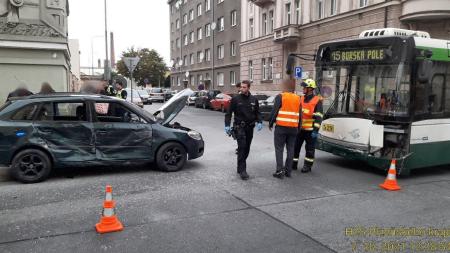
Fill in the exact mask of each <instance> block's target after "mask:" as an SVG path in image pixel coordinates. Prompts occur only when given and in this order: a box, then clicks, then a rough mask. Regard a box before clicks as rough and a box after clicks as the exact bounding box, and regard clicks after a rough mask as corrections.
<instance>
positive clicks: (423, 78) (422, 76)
mask: <svg viewBox="0 0 450 253" xmlns="http://www.w3.org/2000/svg"><path fill="white" fill-rule="evenodd" d="M432 69H433V62H432V61H431V60H429V59H424V60H423V61H422V62H421V63H420V65H419V71H417V79H418V80H419V82H420V83H428V82H429V81H430V77H431V72H432Z"/></svg>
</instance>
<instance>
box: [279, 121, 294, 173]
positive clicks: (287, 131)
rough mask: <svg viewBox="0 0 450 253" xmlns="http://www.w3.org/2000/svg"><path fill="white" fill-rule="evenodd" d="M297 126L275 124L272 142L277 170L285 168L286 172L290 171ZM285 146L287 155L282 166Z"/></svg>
mask: <svg viewBox="0 0 450 253" xmlns="http://www.w3.org/2000/svg"><path fill="white" fill-rule="evenodd" d="M297 132H298V131H297V128H294V127H284V126H275V133H274V144H275V158H276V161H277V171H280V170H282V169H286V172H287V173H291V170H292V161H293V159H294V149H295V141H296V140H297ZM285 146H286V150H287V155H286V162H285V164H284V166H283V153H284V147H285Z"/></svg>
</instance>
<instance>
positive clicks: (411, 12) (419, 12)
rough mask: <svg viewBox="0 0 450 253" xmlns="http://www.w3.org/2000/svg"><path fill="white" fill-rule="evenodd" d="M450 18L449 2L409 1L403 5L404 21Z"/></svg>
mask: <svg viewBox="0 0 450 253" xmlns="http://www.w3.org/2000/svg"><path fill="white" fill-rule="evenodd" d="M447 18H450V4H449V2H448V0H408V1H405V2H404V3H403V6H402V16H401V17H400V20H402V21H415V20H435V19H447Z"/></svg>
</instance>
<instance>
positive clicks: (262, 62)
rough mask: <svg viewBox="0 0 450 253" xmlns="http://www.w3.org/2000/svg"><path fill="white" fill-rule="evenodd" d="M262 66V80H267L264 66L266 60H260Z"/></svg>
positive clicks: (265, 66)
mask: <svg viewBox="0 0 450 253" xmlns="http://www.w3.org/2000/svg"><path fill="white" fill-rule="evenodd" d="M261 65H262V80H267V72H268V71H267V67H268V66H267V64H266V58H262V60H261Z"/></svg>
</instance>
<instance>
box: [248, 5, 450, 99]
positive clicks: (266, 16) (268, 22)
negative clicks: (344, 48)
mask: <svg viewBox="0 0 450 253" xmlns="http://www.w3.org/2000/svg"><path fill="white" fill-rule="evenodd" d="M241 10H242V20H241V24H242V25H241V78H242V79H249V80H252V81H253V82H254V85H253V87H252V89H253V90H259V91H265V92H267V93H276V92H278V91H279V90H280V85H279V84H280V83H281V81H282V79H283V78H286V77H287V76H286V74H285V71H286V69H285V65H286V59H287V56H288V54H289V53H302V54H307V55H314V54H315V52H316V50H317V48H318V46H319V45H320V44H321V43H323V42H326V41H332V40H341V39H350V38H357V37H358V35H359V34H360V33H361V32H362V31H364V30H368V29H375V28H383V27H395V28H403V29H411V30H422V31H427V32H429V33H430V35H431V37H432V38H440V39H447V40H449V39H450V0H402V1H400V0H398V1H397V0H243V1H242V2H241ZM296 65H297V66H301V67H303V69H304V72H305V76H307V77H311V78H314V77H315V71H314V62H313V61H311V60H300V59H298V60H297V63H296Z"/></svg>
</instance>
